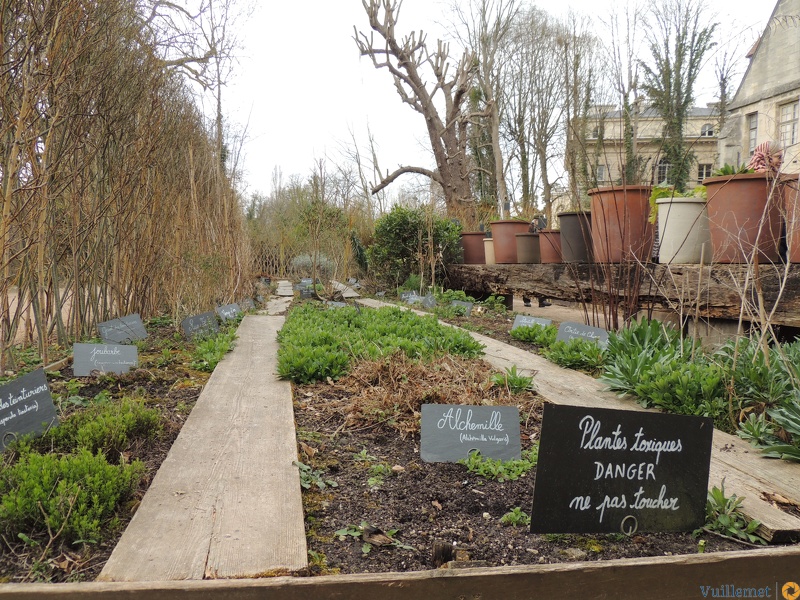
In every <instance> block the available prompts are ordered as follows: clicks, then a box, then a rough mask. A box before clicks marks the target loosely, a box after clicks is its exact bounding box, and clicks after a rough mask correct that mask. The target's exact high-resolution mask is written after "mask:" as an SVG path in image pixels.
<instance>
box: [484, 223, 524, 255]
mask: <svg viewBox="0 0 800 600" xmlns="http://www.w3.org/2000/svg"><path fill="white" fill-rule="evenodd" d="M490 224H491V226H492V239H493V240H494V259H495V261H497V264H504V263H515V262H517V237H516V235H517V234H518V233H527V232H528V226H529V224H528V223H527V222H526V221H515V220H505V221H492V222H491V223H490Z"/></svg>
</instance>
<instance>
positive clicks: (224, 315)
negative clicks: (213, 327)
mask: <svg viewBox="0 0 800 600" xmlns="http://www.w3.org/2000/svg"><path fill="white" fill-rule="evenodd" d="M216 311H217V314H218V315H219V318H220V319H222V321H223V322H225V321H230V320H232V319H235V318H236V317H238V316H239V315H240V314H242V309H241V308H239V305H238V304H236V303H233V304H226V305H225V306H218V307H217V308H216Z"/></svg>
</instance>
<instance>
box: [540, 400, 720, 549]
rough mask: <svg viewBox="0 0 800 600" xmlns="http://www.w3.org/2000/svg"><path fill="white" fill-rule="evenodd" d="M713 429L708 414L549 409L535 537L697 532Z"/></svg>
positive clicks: (548, 406)
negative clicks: (690, 414)
mask: <svg viewBox="0 0 800 600" xmlns="http://www.w3.org/2000/svg"><path fill="white" fill-rule="evenodd" d="M713 431H714V424H713V421H712V419H710V418H705V417H688V416H683V415H665V414H660V413H645V412H638V411H625V410H610V409H602V408H583V407H579V406H557V405H554V404H550V403H547V404H545V406H544V415H543V417H542V433H541V441H540V443H539V463H538V466H537V468H536V483H535V486H534V490H533V512H532V514H531V532H533V533H600V532H620V531H621V532H623V533H627V534H631V533H633V532H635V531H690V530H693V529H696V528H697V527H700V526H701V525H702V524H703V522H704V520H705V506H706V496H707V493H708V467H709V463H710V460H711V436H712V434H713Z"/></svg>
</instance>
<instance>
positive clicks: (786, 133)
mask: <svg viewBox="0 0 800 600" xmlns="http://www.w3.org/2000/svg"><path fill="white" fill-rule="evenodd" d="M798 104H800V103H798V102H790V103H789V104H783V105H782V106H780V107H778V110H779V118H778V139H779V140H780V143H781V145H782V146H783V147H784V148H785V147H786V146H791V145H792V144H796V143H797V112H798V108H797V107H798Z"/></svg>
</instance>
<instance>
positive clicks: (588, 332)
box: [556, 321, 608, 348]
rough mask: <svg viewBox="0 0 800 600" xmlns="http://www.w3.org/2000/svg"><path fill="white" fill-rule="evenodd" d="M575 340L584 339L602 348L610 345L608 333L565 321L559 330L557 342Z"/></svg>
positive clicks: (589, 326) (596, 328) (598, 328)
mask: <svg viewBox="0 0 800 600" xmlns="http://www.w3.org/2000/svg"><path fill="white" fill-rule="evenodd" d="M575 338H583V339H585V340H588V341H590V342H597V343H598V344H599V346H600V347H601V348H605V347H606V346H607V345H608V332H607V331H606V330H605V329H601V328H600V327H592V326H591V325H584V324H583V323H572V322H570V321H564V322H563V323H561V325H560V326H559V328H558V335H557V336H556V341H557V342H568V341H569V340H573V339H575Z"/></svg>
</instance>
